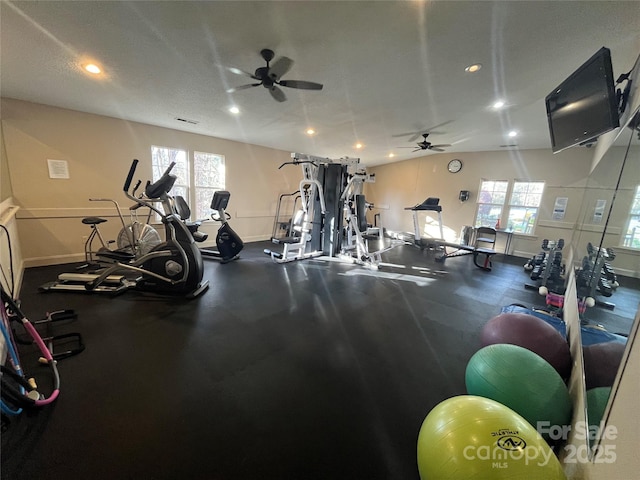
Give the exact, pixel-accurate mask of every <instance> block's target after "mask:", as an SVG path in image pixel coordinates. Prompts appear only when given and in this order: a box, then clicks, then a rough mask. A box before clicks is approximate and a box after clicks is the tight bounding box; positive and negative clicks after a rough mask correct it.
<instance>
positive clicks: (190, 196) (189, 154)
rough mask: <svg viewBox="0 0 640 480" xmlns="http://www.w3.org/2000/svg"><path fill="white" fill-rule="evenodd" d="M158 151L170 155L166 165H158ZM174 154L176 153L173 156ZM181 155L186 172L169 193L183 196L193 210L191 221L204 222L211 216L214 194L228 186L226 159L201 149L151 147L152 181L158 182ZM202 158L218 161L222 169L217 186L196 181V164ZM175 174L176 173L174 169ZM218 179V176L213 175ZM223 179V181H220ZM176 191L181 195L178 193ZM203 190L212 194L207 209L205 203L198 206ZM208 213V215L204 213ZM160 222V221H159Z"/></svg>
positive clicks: (166, 159) (181, 173)
mask: <svg viewBox="0 0 640 480" xmlns="http://www.w3.org/2000/svg"><path fill="white" fill-rule="evenodd" d="M156 150H166V151H167V152H169V153H168V155H166V157H165V158H164V159H163V160H164V163H161V164H160V165H158V162H157V154H156ZM172 152H175V153H173V154H172ZM180 153H184V161H185V166H184V168H182V169H183V170H184V171H182V172H178V179H177V180H176V183H175V184H174V186H173V188H172V189H171V190H170V191H169V194H170V195H182V196H183V197H184V199H185V201H186V202H187V204H188V205H189V209H190V210H191V219H193V220H203V219H206V218H209V217H210V216H211V212H212V210H211V208H210V205H211V198H212V197H213V192H215V191H218V190H224V189H225V185H226V158H225V156H224V155H221V154H219V153H211V152H205V151H203V150H201V149H194V150H187V149H184V148H176V147H167V146H161V145H151V168H152V178H153V180H152V181H156V180H157V179H158V178H159V177H160V175H161V174H162V173H163V172H164V171H165V169H166V168H167V167H168V165H169V163H168V162H169V161H172V160H173V159H175V158H176V157H177V156H179V154H180ZM202 156H210V157H214V159H215V160H217V161H218V163H219V167H221V169H222V173H221V175H220V174H218V177H217V180H218V181H217V182H214V183H215V185H213V186H210V185H198V182H197V181H196V175H197V172H196V170H197V169H198V168H199V167H198V166H197V165H196V163H197V162H198V160H199V158H200V157H202ZM200 159H201V160H206V158H200ZM174 173H176V171H175V169H174ZM212 176H213V177H216V175H212ZM220 179H221V181H220ZM176 189H177V190H178V192H179V193H177V192H176ZM201 190H206V191H207V192H211V196H210V197H209V198H208V199H207V202H206V208H205V204H204V202H203V203H202V205H200V208H199V206H198V198H199V195H198V192H199V191H201ZM205 211H206V213H204V212H205ZM158 220H159V219H158Z"/></svg>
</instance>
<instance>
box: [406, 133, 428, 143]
mask: <svg viewBox="0 0 640 480" xmlns="http://www.w3.org/2000/svg"><path fill="white" fill-rule="evenodd" d="M424 133H425V132H416V133H414V134H413V135H411V138H410V139H409V140H407V141H408V142H415V141H416V140H417V139H419V138H420V137H421V136H422V135H424Z"/></svg>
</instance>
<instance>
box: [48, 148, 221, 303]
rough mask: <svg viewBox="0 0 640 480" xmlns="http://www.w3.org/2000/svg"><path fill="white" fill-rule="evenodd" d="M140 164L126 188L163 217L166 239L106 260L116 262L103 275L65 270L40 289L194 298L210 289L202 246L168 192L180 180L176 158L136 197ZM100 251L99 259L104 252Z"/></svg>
mask: <svg viewBox="0 0 640 480" xmlns="http://www.w3.org/2000/svg"><path fill="white" fill-rule="evenodd" d="M137 165H138V160H133V163H132V164H131V168H130V169H129V174H128V175H127V179H126V181H125V184H124V188H123V190H124V193H125V195H126V196H127V198H129V199H130V200H133V201H134V202H136V203H138V204H139V205H140V206H142V207H147V208H149V209H151V210H153V211H154V212H156V213H157V214H158V215H160V216H161V217H162V223H163V224H164V229H165V241H164V242H162V243H160V244H158V245H156V246H155V247H153V248H152V249H151V251H149V253H147V254H146V255H143V256H141V257H140V258H137V259H135V260H133V261H131V262H122V261H120V260H113V259H106V260H107V261H108V260H111V261H112V263H111V265H110V266H108V267H107V268H105V269H103V270H102V271H101V272H100V273H98V274H61V275H60V276H59V277H58V281H57V282H54V283H52V284H48V285H45V286H43V287H41V290H44V291H58V290H63V291H64V290H71V291H78V290H85V291H89V292H112V293H120V292H122V291H124V290H126V289H127V288H135V289H138V290H144V291H151V292H156V293H161V294H175V295H184V296H186V297H187V298H193V297H196V296H198V295H200V294H201V293H202V292H204V291H205V290H206V289H207V288H208V286H209V282H208V281H204V282H203V281H202V276H203V272H204V268H203V262H202V255H201V254H200V250H198V248H197V247H196V245H195V242H194V240H193V237H192V235H191V233H190V232H189V229H188V228H187V227H186V225H185V224H184V223H183V222H182V221H181V220H180V219H179V218H178V217H177V216H176V214H175V212H174V210H173V205H172V199H171V197H170V196H169V193H168V192H169V190H171V188H172V187H173V184H174V183H175V181H176V176H175V175H172V174H171V170H172V169H173V167H174V165H175V162H173V163H171V164H170V165H169V167H168V168H167V169H166V170H165V172H164V173H163V174H162V176H161V177H160V178H159V179H158V180H157V181H156V182H154V183H150V182H149V181H147V184H146V186H145V188H144V193H143V194H141V195H140V196H136V191H137V190H138V188H139V186H140V183H141V182H140V181H138V182H137V183H136V185H135V186H134V188H133V189H132V191H131V192H129V189H130V187H131V182H132V181H133V177H134V175H135V170H136V167H137ZM155 202H160V203H161V204H162V208H163V211H161V210H160V209H158V208H156V207H155V205H154V203H155ZM97 255H98V257H99V258H100V252H98V253H97ZM121 272H126V273H132V274H138V275H139V277H137V278H135V279H134V280H130V279H129V278H127V277H125V275H119V274H120V273H121Z"/></svg>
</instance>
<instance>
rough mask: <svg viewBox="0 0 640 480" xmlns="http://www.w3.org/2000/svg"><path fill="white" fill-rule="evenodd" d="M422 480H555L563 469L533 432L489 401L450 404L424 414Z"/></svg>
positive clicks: (561, 476)
mask: <svg viewBox="0 0 640 480" xmlns="http://www.w3.org/2000/svg"><path fill="white" fill-rule="evenodd" d="M418 471H419V473H420V478H421V479H422V480H432V479H433V480H458V479H459V480H469V479H478V480H479V479H482V480H484V479H496V480H506V479H509V480H516V479H517V480H560V479H566V476H565V474H564V471H563V469H562V465H561V464H560V462H559V461H558V459H557V458H556V456H555V455H554V453H553V451H552V450H551V448H550V447H549V445H547V443H546V442H545V440H544V439H543V438H542V437H541V436H540V435H539V434H538V432H536V430H535V429H534V428H533V427H532V426H531V425H530V424H529V423H528V422H527V421H526V420H525V419H524V418H522V417H521V416H520V415H518V414H517V413H516V412H514V411H513V410H511V409H510V408H508V407H506V406H504V405H502V404H501V403H498V402H496V401H494V400H491V399H489V398H484V397H477V396H473V395H460V396H457V397H452V398H449V399H447V400H445V401H443V402H441V403H439V404H438V405H436V406H435V407H434V408H433V410H431V411H430V412H429V414H428V415H427V417H426V418H425V419H424V422H423V423H422V427H421V428H420V433H419V434H418Z"/></svg>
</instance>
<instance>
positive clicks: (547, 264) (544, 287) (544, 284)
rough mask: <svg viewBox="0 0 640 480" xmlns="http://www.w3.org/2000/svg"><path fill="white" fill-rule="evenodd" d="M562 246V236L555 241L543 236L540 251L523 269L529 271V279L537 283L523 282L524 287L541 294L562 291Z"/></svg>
mask: <svg viewBox="0 0 640 480" xmlns="http://www.w3.org/2000/svg"><path fill="white" fill-rule="evenodd" d="M563 248H564V239H562V238H561V239H559V240H557V241H549V240H548V239H546V238H545V239H544V240H543V241H542V251H541V252H540V253H539V254H537V255H536V256H534V257H533V258H531V259H530V260H529V261H528V262H527V263H526V264H525V265H524V269H525V270H526V271H530V275H529V276H530V278H531V280H535V281H536V282H538V284H537V285H532V284H525V288H529V289H532V290H538V292H539V293H540V294H541V295H546V294H547V293H549V292H553V293H558V294H562V293H564V273H565V268H564V265H563V264H562V249H563Z"/></svg>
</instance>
